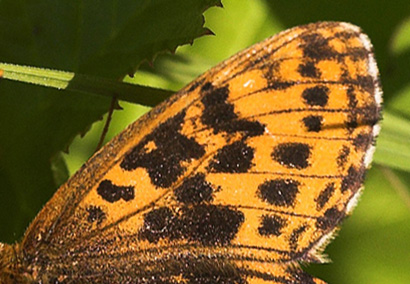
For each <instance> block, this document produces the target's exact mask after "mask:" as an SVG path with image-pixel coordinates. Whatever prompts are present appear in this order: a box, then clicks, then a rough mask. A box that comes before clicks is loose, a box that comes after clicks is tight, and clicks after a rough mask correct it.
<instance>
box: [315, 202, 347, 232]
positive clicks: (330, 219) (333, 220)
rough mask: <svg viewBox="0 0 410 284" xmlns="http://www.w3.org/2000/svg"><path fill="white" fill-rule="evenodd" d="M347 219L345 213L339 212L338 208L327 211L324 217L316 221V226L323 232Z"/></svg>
mask: <svg viewBox="0 0 410 284" xmlns="http://www.w3.org/2000/svg"><path fill="white" fill-rule="evenodd" d="M344 217H345V213H344V212H343V211H339V210H337V208H334V207H333V208H330V209H328V210H326V212H325V214H324V215H323V217H319V218H317V220H316V226H317V227H318V228H319V229H321V230H324V231H326V230H328V229H330V228H333V227H335V226H336V225H337V224H339V223H340V222H341V221H342V219H343V218H344Z"/></svg>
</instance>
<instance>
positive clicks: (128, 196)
mask: <svg viewBox="0 0 410 284" xmlns="http://www.w3.org/2000/svg"><path fill="white" fill-rule="evenodd" d="M97 193H98V195H100V196H101V197H102V198H103V199H104V200H106V201H108V202H110V203H114V202H116V201H118V200H120V199H122V200H124V201H130V200H132V199H134V187H133V186H117V185H115V184H113V183H112V182H111V181H110V180H107V179H106V180H103V181H102V182H100V184H99V185H98V188H97Z"/></svg>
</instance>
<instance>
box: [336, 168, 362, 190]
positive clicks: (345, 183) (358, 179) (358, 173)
mask: <svg viewBox="0 0 410 284" xmlns="http://www.w3.org/2000/svg"><path fill="white" fill-rule="evenodd" d="M364 175H365V168H363V167H362V168H360V169H357V168H355V167H354V166H351V167H350V168H349V169H348V170H347V175H346V176H345V177H344V178H343V180H342V187H341V190H342V193H343V192H345V191H346V190H350V191H351V192H356V191H358V190H359V189H360V187H361V186H362V184H363V181H364Z"/></svg>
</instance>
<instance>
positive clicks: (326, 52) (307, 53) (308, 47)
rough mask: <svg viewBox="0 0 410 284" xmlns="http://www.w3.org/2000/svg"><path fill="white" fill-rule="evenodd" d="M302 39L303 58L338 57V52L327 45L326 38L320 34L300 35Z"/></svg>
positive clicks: (316, 59) (318, 59)
mask: <svg viewBox="0 0 410 284" xmlns="http://www.w3.org/2000/svg"><path fill="white" fill-rule="evenodd" d="M302 39H303V40H304V44H302V49H303V55H304V57H305V58H307V57H308V58H311V59H312V60H314V61H320V60H324V59H332V58H338V57H339V53H338V52H337V51H336V50H334V49H333V48H332V47H331V46H330V45H329V40H328V38H325V37H323V36H322V35H320V34H314V33H311V34H308V35H304V36H302Z"/></svg>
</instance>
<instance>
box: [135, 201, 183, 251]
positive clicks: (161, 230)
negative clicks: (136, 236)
mask: <svg viewBox="0 0 410 284" xmlns="http://www.w3.org/2000/svg"><path fill="white" fill-rule="evenodd" d="M176 221H177V217H176V215H175V214H174V213H173V212H172V211H171V209H169V208H168V207H161V208H158V209H153V210H151V211H150V212H148V213H147V214H145V217H144V227H143V229H142V230H141V232H140V237H141V238H142V239H146V240H148V241H149V242H151V243H156V242H158V241H159V239H162V238H166V237H168V238H169V237H173V232H174V230H175V228H174V227H175V225H176V223H177V222H176Z"/></svg>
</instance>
